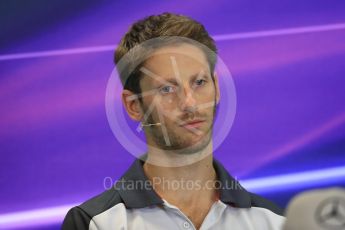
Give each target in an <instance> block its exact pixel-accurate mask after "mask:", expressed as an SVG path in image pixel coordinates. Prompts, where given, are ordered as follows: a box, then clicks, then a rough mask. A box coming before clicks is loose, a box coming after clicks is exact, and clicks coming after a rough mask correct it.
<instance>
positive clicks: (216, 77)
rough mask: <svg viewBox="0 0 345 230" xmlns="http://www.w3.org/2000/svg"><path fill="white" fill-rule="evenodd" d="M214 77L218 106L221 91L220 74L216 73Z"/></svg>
mask: <svg viewBox="0 0 345 230" xmlns="http://www.w3.org/2000/svg"><path fill="white" fill-rule="evenodd" d="M213 77H214V85H215V88H216V103H217V105H218V104H219V101H220V90H219V84H218V74H217V72H216V71H215V72H214V73H213Z"/></svg>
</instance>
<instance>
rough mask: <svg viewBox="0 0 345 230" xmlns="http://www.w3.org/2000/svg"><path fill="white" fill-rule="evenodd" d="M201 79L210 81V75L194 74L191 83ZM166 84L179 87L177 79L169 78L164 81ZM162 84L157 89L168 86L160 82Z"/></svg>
mask: <svg viewBox="0 0 345 230" xmlns="http://www.w3.org/2000/svg"><path fill="white" fill-rule="evenodd" d="M199 77H204V78H207V79H209V78H210V76H209V75H208V74H205V73H204V71H200V72H199V73H196V74H193V75H191V80H190V81H191V82H192V81H195V80H196V79H197V78H199ZM164 82H165V83H170V84H172V85H178V81H176V78H175V77H172V78H168V79H164ZM160 83H161V84H159V85H158V86H157V87H161V86H163V85H166V84H163V83H162V82H161V81H160Z"/></svg>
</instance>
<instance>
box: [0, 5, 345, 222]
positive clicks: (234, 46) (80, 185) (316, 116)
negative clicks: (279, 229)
mask: <svg viewBox="0 0 345 230" xmlns="http://www.w3.org/2000/svg"><path fill="white" fill-rule="evenodd" d="M0 12H1V13H0V19H1V20H0V23H1V30H0V34H1V35H0V109H1V112H0V153H1V161H0V162H1V167H0V194H1V196H0V229H10V228H16V229H59V228H60V226H61V223H62V220H63V218H64V215H65V214H66V212H67V210H68V209H69V208H70V207H72V206H74V205H77V204H80V203H81V202H83V201H85V200H86V199H88V198H90V197H92V196H95V195H97V194H99V193H101V192H102V191H103V190H104V185H103V182H104V179H105V178H106V177H111V178H114V180H115V179H117V178H119V177H120V176H121V175H122V174H123V173H124V171H125V170H126V169H127V168H128V167H129V166H130V164H131V163H132V162H133V160H134V157H133V156H132V155H131V154H129V153H127V152H126V150H125V149H124V148H123V147H122V146H121V145H120V144H119V142H118V141H117V140H116V139H115V137H114V135H113V134H112V131H111V130H110V128H109V125H108V121H107V118H106V113H105V105H104V98H105V88H106V85H107V81H108V78H109V76H110V73H111V71H112V69H113V67H114V65H113V62H112V60H113V52H114V49H115V47H116V44H117V43H118V42H119V40H120V38H121V36H122V35H123V34H124V33H125V32H126V31H127V30H128V28H129V26H130V25H131V24H132V23H133V22H134V21H136V20H138V19H141V18H142V17H145V16H148V15H151V14H159V13H162V12H173V13H179V14H184V15H187V16H190V17H192V18H194V19H196V20H198V21H199V22H201V23H203V24H204V25H205V27H206V29H207V30H208V31H209V33H210V34H211V35H212V36H213V37H214V39H215V40H216V42H217V46H218V49H219V55H220V56H221V58H222V59H223V60H224V62H225V63H226V65H227V66H228V68H229V69H230V71H231V73H232V75H233V79H234V82H235V86H236V92H237V113H236V117H235V121H234V124H233V127H232V130H231V132H230V133H229V135H228V137H227V138H226V140H225V141H224V142H223V144H222V146H221V147H220V148H218V149H217V150H216V152H215V156H216V158H217V159H219V160H220V161H221V162H222V163H223V164H224V166H225V167H226V168H227V169H228V170H229V171H230V172H231V174H232V175H233V176H234V177H237V178H239V180H240V181H242V183H243V184H244V185H245V187H246V188H247V189H248V190H250V191H252V192H256V193H259V194H261V195H262V196H264V197H267V198H269V199H272V200H273V201H275V202H276V203H278V204H279V205H280V206H282V207H286V205H287V203H288V202H289V200H290V199H291V198H292V197H293V196H294V195H295V194H297V193H299V192H301V191H304V190H308V189H312V188H321V187H330V186H345V1H341V0H339V1H330V0H328V1H326V0H323V1H321V0H314V1H297V0H282V1H273V0H268V1H243V0H241V1H236V0H234V1H225V0H223V1H222V0H220V1H209V0H205V1H198V2H196V1H182V0H178V1H150V0H149V1H137V0H135V1H110V0H109V1H85V0H83V1H82V0H75V1H67V0H60V1H43V0H31V1H24V0H22V1H19V0H2V1H0Z"/></svg>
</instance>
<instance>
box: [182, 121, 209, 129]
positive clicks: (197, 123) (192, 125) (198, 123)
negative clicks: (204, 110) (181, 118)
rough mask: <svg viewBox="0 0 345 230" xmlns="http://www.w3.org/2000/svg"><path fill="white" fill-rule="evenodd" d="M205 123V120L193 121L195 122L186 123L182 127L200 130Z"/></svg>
mask: <svg viewBox="0 0 345 230" xmlns="http://www.w3.org/2000/svg"><path fill="white" fill-rule="evenodd" d="M204 122H205V120H193V121H188V122H184V123H182V124H181V125H180V126H182V127H185V128H198V127H200V126H201V125H202V124H203V123H204Z"/></svg>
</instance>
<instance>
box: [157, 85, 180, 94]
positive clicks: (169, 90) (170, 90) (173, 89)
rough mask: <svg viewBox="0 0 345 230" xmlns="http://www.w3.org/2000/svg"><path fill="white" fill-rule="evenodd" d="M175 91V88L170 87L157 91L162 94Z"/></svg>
mask: <svg viewBox="0 0 345 230" xmlns="http://www.w3.org/2000/svg"><path fill="white" fill-rule="evenodd" d="M175 91H176V87H174V86H171V85H166V86H163V87H161V88H160V89H159V92H160V93H162V94H168V93H174V92H175Z"/></svg>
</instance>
